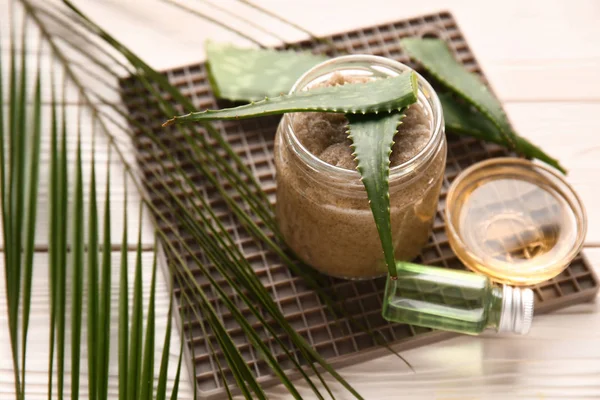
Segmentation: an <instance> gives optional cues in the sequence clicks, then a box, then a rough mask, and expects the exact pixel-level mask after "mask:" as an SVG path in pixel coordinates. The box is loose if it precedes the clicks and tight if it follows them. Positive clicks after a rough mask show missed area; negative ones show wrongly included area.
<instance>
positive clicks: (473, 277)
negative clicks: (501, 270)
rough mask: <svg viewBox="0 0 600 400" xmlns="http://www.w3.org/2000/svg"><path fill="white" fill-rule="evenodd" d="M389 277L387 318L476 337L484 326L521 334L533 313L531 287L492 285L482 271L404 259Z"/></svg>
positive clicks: (386, 297)
mask: <svg viewBox="0 0 600 400" xmlns="http://www.w3.org/2000/svg"><path fill="white" fill-rule="evenodd" d="M396 268H397V272H398V279H392V278H390V277H388V280H387V283H386V287H385V296H384V302H383V312H382V314H383V317H384V318H385V319H387V320H388V321H393V322H399V323H406V324H410V325H419V326H425V327H429V328H434V329H441V330H446V331H454V332H460V333H466V334H470V335H478V334H480V333H482V332H483V331H484V330H486V329H493V330H495V331H497V332H513V333H518V334H525V333H527V332H528V331H529V327H530V325H531V320H532V317H533V292H532V291H531V289H525V288H513V287H511V286H506V285H504V286H496V285H494V284H492V282H491V281H490V279H489V278H488V277H486V276H484V275H478V274H475V273H472V272H466V271H456V270H451V269H447V268H438V267H429V266H424V265H417V264H412V263H406V262H398V263H397V264H396Z"/></svg>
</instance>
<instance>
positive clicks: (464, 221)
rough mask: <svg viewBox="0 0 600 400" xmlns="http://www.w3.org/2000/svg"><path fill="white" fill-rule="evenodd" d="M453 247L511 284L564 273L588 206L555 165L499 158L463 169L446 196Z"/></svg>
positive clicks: (474, 267) (582, 229)
mask: <svg viewBox="0 0 600 400" xmlns="http://www.w3.org/2000/svg"><path fill="white" fill-rule="evenodd" d="M446 219H447V221H446V222H447V223H446V229H447V233H448V239H449V241H450V245H451V246H452V249H453V250H454V252H455V253H456V254H457V256H458V257H459V258H460V259H461V261H462V262H463V263H464V264H465V265H466V266H467V267H468V268H470V269H471V270H473V271H475V272H480V273H483V274H485V275H488V276H490V277H491V278H492V279H493V280H494V281H496V282H501V283H506V284H510V285H517V286H524V285H527V286H528V285H534V284H537V283H540V282H543V281H545V280H548V279H551V278H553V277H555V276H556V275H558V274H560V273H561V272H562V271H563V270H564V269H565V268H566V267H567V266H568V265H569V263H570V262H571V260H572V259H573V258H574V257H575V256H576V255H577V253H578V252H579V251H580V250H581V247H582V245H583V240H584V238H585V232H586V216H585V211H584V208H583V205H582V203H581V201H580V199H579V198H578V196H577V195H576V194H575V192H574V191H573V189H572V188H571V187H570V186H569V185H568V184H567V183H566V182H565V180H564V179H563V177H562V176H561V175H559V173H558V172H555V171H554V170H553V169H551V168H548V167H545V166H542V165H538V164H534V163H532V162H531V161H527V160H522V159H517V158H496V159H491V160H487V161H484V162H481V163H478V164H476V165H474V166H472V167H470V168H468V169H467V170H465V171H464V172H463V173H462V174H461V175H460V176H459V177H457V179H456V180H455V181H454V182H453V184H452V186H451V187H450V190H449V191H448V197H447V200H446Z"/></svg>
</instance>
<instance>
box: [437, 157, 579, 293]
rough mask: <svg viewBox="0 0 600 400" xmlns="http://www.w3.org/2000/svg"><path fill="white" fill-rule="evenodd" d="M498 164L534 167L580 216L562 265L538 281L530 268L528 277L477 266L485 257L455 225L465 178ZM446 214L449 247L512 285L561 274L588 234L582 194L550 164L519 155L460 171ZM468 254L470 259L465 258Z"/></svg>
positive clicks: (450, 191) (469, 265) (469, 263)
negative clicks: (472, 246)
mask: <svg viewBox="0 0 600 400" xmlns="http://www.w3.org/2000/svg"><path fill="white" fill-rule="evenodd" d="M499 165H508V166H514V167H519V168H528V169H531V170H532V171H535V170H537V171H539V173H540V175H541V176H542V177H543V179H545V180H547V181H548V182H549V184H550V185H551V186H552V187H553V188H555V189H557V190H556V192H557V193H559V194H560V196H561V197H562V198H563V199H564V200H565V201H566V202H567V204H568V205H569V207H570V208H571V210H572V211H573V212H574V214H575V215H576V216H577V218H576V221H575V224H576V225H577V226H576V231H577V237H576V240H575V242H574V243H573V246H572V247H571V249H570V250H569V251H566V252H565V253H564V254H562V255H561V258H560V259H558V260H556V264H557V265H560V264H561V263H562V264H563V266H562V267H558V268H556V271H555V272H556V274H555V275H553V276H551V277H549V276H548V275H547V274H545V275H544V278H543V279H542V278H540V280H539V281H537V282H535V279H533V277H534V276H535V273H532V272H531V271H529V273H528V274H527V276H526V277H525V275H524V274H523V275H518V274H517V275H515V276H512V277H511V276H509V274H507V273H504V274H503V273H502V270H501V269H499V268H498V269H497V268H489V270H491V271H494V272H497V273H498V274H497V275H491V274H489V273H487V272H486V271H483V270H481V269H479V268H476V267H474V265H476V264H477V263H481V264H482V265H484V263H483V262H481V261H482V260H481V259H480V258H478V257H476V256H475V253H474V252H473V251H471V250H470V247H469V246H468V245H466V244H465V242H464V241H463V239H462V236H461V235H460V233H459V230H458V227H457V226H455V224H454V221H453V220H454V216H455V211H457V207H456V203H457V202H456V201H455V200H456V199H455V198H456V197H457V196H458V193H457V190H458V189H459V188H460V187H461V186H462V185H463V183H464V182H465V181H467V180H469V178H471V176H472V175H473V174H474V173H475V172H478V171H480V170H482V169H489V168H495V167H498V166H499ZM542 172H543V173H546V174H549V175H550V176H551V177H547V176H543V174H542ZM512 176H514V177H518V174H513V175H512ZM566 193H567V194H568V195H569V196H571V199H569V198H568V197H567V196H566ZM444 213H445V218H446V234H447V235H448V240H449V242H450V246H451V248H452V250H453V251H454V253H455V254H456V255H457V257H458V258H459V259H460V260H461V261H462V262H463V264H464V265H465V266H466V267H467V268H468V269H470V270H472V271H475V272H477V273H483V274H485V275H488V276H489V277H490V278H491V279H492V280H494V281H497V282H502V283H507V284H511V285H531V284H535V283H539V282H542V281H545V280H547V279H551V278H552V277H554V276H557V275H559V274H560V273H561V272H562V271H564V270H565V269H566V268H567V267H568V265H569V264H570V262H571V261H572V260H573V259H574V258H575V257H576V256H577V254H578V253H579V252H580V251H581V249H582V247H583V244H584V241H585V237H586V234H587V213H586V211H585V207H584V204H583V202H582V200H581V198H580V196H579V195H578V194H577V193H576V192H575V190H574V189H573V187H572V186H571V185H570V184H569V183H568V182H567V181H566V179H565V178H564V176H563V175H562V174H560V173H559V172H558V171H557V170H555V169H554V168H552V167H549V166H547V165H544V164H541V163H534V162H533V161H530V160H527V159H523V158H517V157H494V158H490V159H487V160H484V161H480V162H477V163H475V164H473V165H471V166H469V167H468V168H467V169H465V170H464V171H462V172H460V173H459V174H458V176H457V177H456V178H455V179H454V181H453V182H452V184H451V185H450V187H449V188H448V192H447V195H446V203H445V206H444ZM455 246H460V250H462V251H457V250H456V249H455V248H454V247H455ZM461 255H462V256H461ZM465 257H466V258H467V259H463V258H465ZM511 272H514V271H511ZM511 278H512V279H511ZM525 280H526V282H524V281H525Z"/></svg>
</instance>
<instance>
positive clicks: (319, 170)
mask: <svg viewBox="0 0 600 400" xmlns="http://www.w3.org/2000/svg"><path fill="white" fill-rule="evenodd" d="M407 70H410V68H409V67H408V66H406V65H404V64H401V63H399V62H396V61H393V60H390V59H387V58H383V57H377V56H370V55H350V56H343V57H338V58H334V59H331V60H328V61H325V62H323V63H321V64H319V65H317V66H315V67H313V68H312V69H311V70H309V71H308V72H306V73H305V74H304V75H303V76H302V77H300V78H299V79H298V81H297V82H296V83H295V84H294V87H293V88H292V89H291V91H290V93H292V92H295V91H299V90H306V89H308V88H310V87H312V86H314V85H316V84H319V83H321V82H325V81H327V80H328V79H329V78H330V77H331V75H332V74H333V73H340V74H342V75H344V76H346V77H348V76H350V77H353V78H354V77H367V78H369V79H378V78H384V77H389V76H396V75H398V74H400V73H402V72H404V71H407ZM418 87H419V90H418V103H419V104H420V105H421V107H422V109H423V112H424V113H425V115H426V116H427V117H429V121H430V129H431V136H430V138H429V141H428V142H427V143H426V144H425V145H424V147H423V148H422V149H421V150H420V151H419V152H418V153H417V154H416V155H415V156H414V157H413V158H412V159H410V160H408V161H406V162H404V163H402V164H400V165H397V166H394V167H392V168H391V170H390V176H389V192H390V208H391V210H390V212H391V223H392V238H393V245H394V252H395V257H396V259H398V260H411V259H413V258H414V257H416V256H417V255H418V254H419V252H420V250H421V248H422V247H423V246H424V245H425V243H426V242H427V240H428V238H429V232H430V230H431V225H432V222H433V218H434V216H435V213H436V210H437V206H438V198H439V193H440V188H441V185H442V180H443V176H444V167H445V164H446V137H445V134H444V119H443V114H442V108H441V105H440V101H439V99H438V97H437V95H436V93H435V91H434V90H433V89H432V87H431V85H430V84H429V83H428V82H427V81H426V80H425V79H424V78H423V77H421V76H420V75H418ZM294 115H295V114H285V115H284V116H283V118H282V120H281V122H280V124H279V127H278V129H277V135H276V138H275V167H276V171H277V204H276V216H277V221H278V224H279V228H280V231H281V234H282V235H283V237H284V239H285V241H286V243H287V245H288V246H289V247H290V248H291V249H292V250H293V251H294V252H295V253H296V255H297V256H298V257H300V259H301V260H303V261H304V262H305V263H307V264H309V265H311V266H312V267H314V268H315V269H317V270H319V271H321V272H323V273H325V274H327V275H331V276H334V277H341V278H348V279H368V278H375V277H379V276H383V275H385V274H386V271H387V268H386V266H385V263H384V258H383V250H382V247H381V243H380V241H379V236H378V234H377V229H376V227H375V222H374V220H373V215H372V214H371V209H370V207H369V202H368V199H367V194H366V191H365V188H364V186H363V184H362V182H361V181H360V176H359V174H358V172H357V171H354V170H349V169H344V168H340V167H337V166H333V165H331V164H328V163H326V162H324V161H322V160H321V159H319V158H318V157H316V156H315V155H313V154H312V153H310V152H309V151H308V150H307V149H306V148H305V147H304V146H303V145H302V143H301V142H300V140H299V139H298V137H297V136H296V135H295V134H294V129H293V118H294Z"/></svg>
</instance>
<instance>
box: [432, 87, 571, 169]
mask: <svg viewBox="0 0 600 400" xmlns="http://www.w3.org/2000/svg"><path fill="white" fill-rule="evenodd" d="M438 97H439V99H440V102H441V103H442V108H443V110H444V121H445V124H446V129H447V130H448V131H451V132H454V133H457V134H461V135H469V136H472V137H474V138H477V139H480V140H485V141H487V142H492V143H496V144H499V145H501V146H507V144H506V141H505V140H504V137H503V136H502V134H501V133H500V131H499V130H498V128H497V127H496V125H494V124H493V123H492V122H491V121H490V120H489V119H487V118H486V117H485V116H484V115H483V114H481V113H479V112H477V111H476V110H473V109H472V107H471V106H470V105H469V104H466V103H464V102H460V101H457V99H456V98H454V97H453V96H452V95H451V94H450V93H438ZM515 144H516V146H517V147H518V148H519V149H521V152H522V154H523V155H524V156H526V157H528V158H537V159H538V160H540V161H543V162H545V163H546V164H548V165H550V166H552V167H554V168H556V169H558V170H559V171H561V172H563V173H566V170H565V168H564V167H563V166H562V165H560V163H559V162H558V160H557V159H555V158H552V157H550V156H549V155H548V154H546V153H545V152H544V151H543V150H542V149H540V148H539V147H537V146H536V145H534V144H533V143H531V142H530V141H528V140H527V139H525V138H524V137H522V136H519V135H516V136H515Z"/></svg>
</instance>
